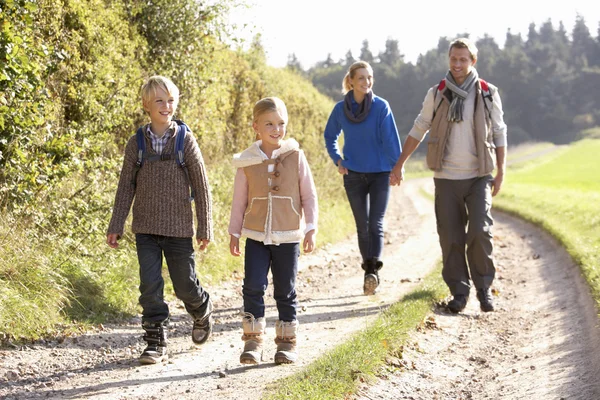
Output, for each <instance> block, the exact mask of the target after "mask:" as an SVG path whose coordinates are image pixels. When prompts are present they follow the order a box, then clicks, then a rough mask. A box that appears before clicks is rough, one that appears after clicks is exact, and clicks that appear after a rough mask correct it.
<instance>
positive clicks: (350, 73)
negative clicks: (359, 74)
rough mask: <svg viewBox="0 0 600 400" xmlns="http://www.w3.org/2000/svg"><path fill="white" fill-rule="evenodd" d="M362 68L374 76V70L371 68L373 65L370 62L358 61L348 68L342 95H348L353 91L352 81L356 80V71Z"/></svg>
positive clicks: (343, 81) (343, 82)
mask: <svg viewBox="0 0 600 400" xmlns="http://www.w3.org/2000/svg"><path fill="white" fill-rule="evenodd" d="M361 68H366V69H367V70H368V71H369V73H370V74H371V75H373V68H371V65H370V64H369V63H368V62H366V61H356V62H355V63H353V64H352V65H351V66H350V67H349V68H348V72H346V75H345V76H344V79H342V94H346V93H348V92H349V91H351V90H352V85H351V84H350V79H352V78H354V74H355V73H356V70H357V69H361Z"/></svg>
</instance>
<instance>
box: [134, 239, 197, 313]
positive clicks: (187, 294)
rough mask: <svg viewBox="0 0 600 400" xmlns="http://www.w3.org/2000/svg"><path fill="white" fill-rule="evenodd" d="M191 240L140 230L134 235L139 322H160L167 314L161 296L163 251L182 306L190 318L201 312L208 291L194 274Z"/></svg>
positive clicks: (165, 305)
mask: <svg viewBox="0 0 600 400" xmlns="http://www.w3.org/2000/svg"><path fill="white" fill-rule="evenodd" d="M192 240H193V239H192V238H175V237H168V236H159V235H148V234H141V233H137V234H136V235H135V241H136V247H137V254H138V260H139V263H140V293H141V295H140V299H139V301H140V305H141V306H142V323H143V322H163V321H166V320H167V319H168V318H169V307H168V305H167V303H165V301H164V297H163V290H164V280H163V277H162V257H163V254H164V256H165V259H166V261H167V267H168V268H169V275H170V277H171V281H172V282H173V289H174V290H175V295H176V296H177V298H179V299H180V300H181V301H183V304H185V309H186V310H187V312H188V313H189V314H190V315H191V316H192V317H193V318H194V319H196V318H201V317H203V316H204V312H205V309H206V307H207V306H208V299H209V294H208V293H207V292H206V291H205V290H204V289H203V288H202V286H201V285H200V282H199V281H198V278H196V271H195V261H194V246H193V242H192Z"/></svg>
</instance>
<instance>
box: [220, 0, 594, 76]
mask: <svg viewBox="0 0 600 400" xmlns="http://www.w3.org/2000/svg"><path fill="white" fill-rule="evenodd" d="M246 3H247V4H250V5H251V8H249V9H243V8H239V9H236V10H234V11H233V12H232V16H231V19H230V23H236V24H238V26H239V27H240V28H239V30H238V35H239V36H240V37H242V38H244V39H245V40H247V42H248V43H249V42H250V41H251V39H252V37H253V36H254V35H255V34H256V33H262V44H263V46H264V48H265V51H266V53H267V63H268V64H269V65H271V66H274V67H283V66H285V65H286V64H287V61H288V55H290V54H292V53H295V54H296V57H297V58H298V60H299V61H300V63H301V64H302V67H303V68H305V69H307V68H310V67H312V66H313V65H314V64H315V63H316V62H319V61H323V60H325V59H326V58H327V55H328V54H329V53H331V56H332V58H333V59H334V60H335V61H337V60H339V59H343V58H345V55H346V53H347V51H348V50H351V51H352V55H353V56H354V58H358V56H359V55H360V49H361V47H362V42H363V40H365V39H366V40H368V41H369V48H370V50H371V52H372V53H373V55H375V56H377V54H379V52H380V51H383V50H384V49H385V42H386V40H387V39H388V38H391V39H395V40H398V45H399V48H400V52H401V53H402V54H404V55H405V61H406V62H412V63H415V62H416V60H417V57H418V56H419V54H421V53H425V52H427V51H428V50H430V49H433V48H435V47H437V43H438V39H439V38H440V37H441V36H446V37H448V39H453V38H454V37H455V35H456V34H457V33H464V32H466V33H470V37H471V39H475V40H476V39H479V38H481V37H483V35H484V34H485V33H487V34H488V35H489V36H492V37H493V38H494V39H495V40H496V43H498V45H499V46H500V47H504V40H505V37H506V32H507V30H508V28H510V30H511V33H513V34H516V33H521V36H522V37H523V39H526V38H527V32H528V28H529V24H530V23H532V22H533V23H535V25H536V29H538V31H539V27H540V26H541V25H542V23H544V22H546V21H548V19H550V20H551V21H552V24H553V25H554V28H555V29H557V28H558V26H559V23H560V22H561V21H562V22H563V24H564V26H565V29H566V31H567V33H568V34H569V35H570V34H571V30H572V28H573V24H574V22H575V18H576V16H577V15H578V14H579V15H581V16H583V18H584V21H585V24H586V26H587V27H588V29H589V30H590V33H591V35H592V37H597V36H598V21H599V18H600V1H599V0H560V1H552V0H546V1H539V0H536V1H530V0H479V1H462V2H452V1H440V0H417V1H402V0H370V1H369V0H345V1H340V0H248V1H247V2H246ZM244 24H246V26H245V27H243V25H244Z"/></svg>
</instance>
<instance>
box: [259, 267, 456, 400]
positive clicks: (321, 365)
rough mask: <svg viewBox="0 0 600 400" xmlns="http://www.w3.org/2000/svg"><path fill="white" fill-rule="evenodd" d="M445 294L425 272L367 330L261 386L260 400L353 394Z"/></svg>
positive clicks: (398, 352) (397, 353)
mask: <svg viewBox="0 0 600 400" xmlns="http://www.w3.org/2000/svg"><path fill="white" fill-rule="evenodd" d="M447 293H448V291H447V288H446V287H445V285H444V283H443V281H442V279H441V268H436V269H435V270H434V271H433V272H431V273H430V274H429V275H427V277H426V278H425V279H424V281H423V282H422V283H421V284H420V285H419V287H418V288H417V289H415V290H414V291H412V292H411V293H409V294H407V295H406V296H404V297H403V298H402V299H401V300H400V301H399V302H398V303H396V304H394V305H392V306H391V307H390V308H388V309H387V310H385V311H383V312H382V313H381V314H380V316H379V317H378V318H377V319H376V320H375V322H374V323H373V324H372V325H371V326H370V327H369V328H367V329H365V330H363V331H360V332H359V333H357V334H355V335H354V336H353V337H352V338H351V339H350V340H349V341H347V342H346V343H344V344H342V345H339V346H337V347H335V348H334V349H333V350H331V351H329V352H327V353H326V354H324V355H323V356H322V357H320V358H319V359H318V360H317V361H315V362H314V363H313V364H311V365H310V366H308V367H307V368H306V369H305V370H303V371H301V372H299V373H297V374H295V375H292V376H290V377H287V378H284V379H282V380H280V381H278V382H276V383H274V384H272V385H270V386H269V387H267V389H266V391H265V395H264V397H263V398H264V399H268V400H277V399H286V400H289V399H315V400H316V399H340V398H344V396H346V395H347V394H350V393H354V392H356V389H357V387H358V385H359V384H360V383H361V382H363V381H369V380H371V379H373V378H374V377H375V376H376V375H377V374H378V373H379V372H381V369H382V368H394V367H393V366H391V365H388V363H387V361H386V359H387V358H388V357H389V356H392V357H395V358H401V357H402V347H403V345H404V344H405V341H406V339H407V338H408V335H409V333H410V332H412V331H413V330H414V329H415V327H416V326H418V325H419V324H421V323H423V318H424V316H425V315H427V313H428V312H430V311H431V308H432V306H433V304H434V303H435V302H436V301H439V300H440V299H441V298H443V297H444V296H445V295H447Z"/></svg>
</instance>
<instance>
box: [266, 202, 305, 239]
mask: <svg viewBox="0 0 600 400" xmlns="http://www.w3.org/2000/svg"><path fill="white" fill-rule="evenodd" d="M272 202H273V211H272V219H271V231H272V232H283V231H295V230H298V229H300V220H301V218H302V217H301V215H300V212H299V210H296V209H295V207H294V203H293V201H292V198H291V197H278V196H273V197H272Z"/></svg>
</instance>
